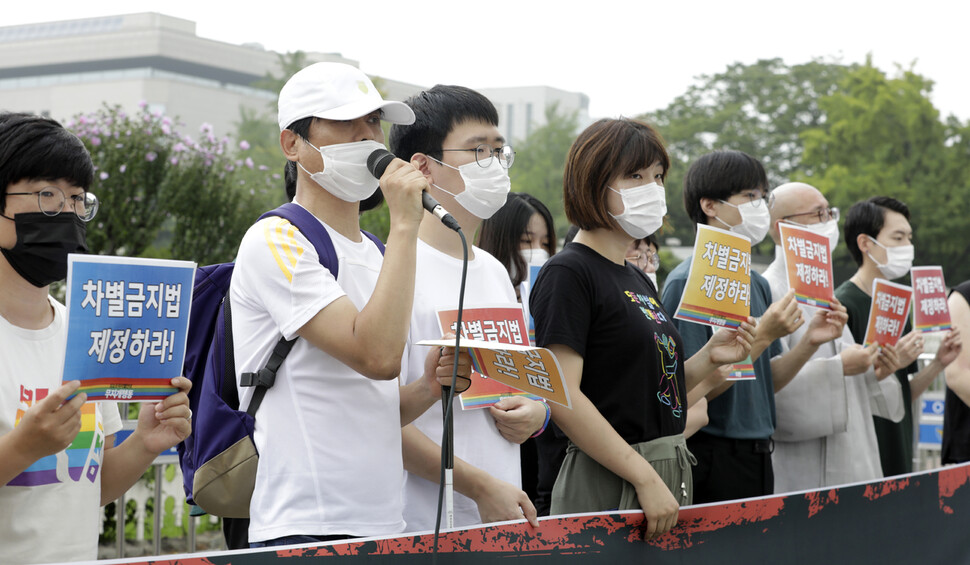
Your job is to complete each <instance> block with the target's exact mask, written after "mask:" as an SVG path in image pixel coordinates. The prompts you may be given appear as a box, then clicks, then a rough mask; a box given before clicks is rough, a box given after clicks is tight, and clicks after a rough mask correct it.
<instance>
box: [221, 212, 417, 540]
mask: <svg viewBox="0 0 970 565" xmlns="http://www.w3.org/2000/svg"><path fill="white" fill-rule="evenodd" d="M324 226H325V227H326V229H327V231H328V232H329V234H330V237H331V239H332V240H333V245H334V249H335V251H336V255H337V258H338V261H339V270H338V277H337V279H336V280H335V279H334V277H333V275H332V274H331V273H330V271H329V270H328V269H326V268H324V267H323V266H322V265H321V264H320V261H319V258H318V255H317V253H316V250H315V249H314V248H313V246H312V245H311V244H310V243H309V241H308V240H307V239H306V237H305V236H304V235H303V234H301V233H300V232H299V231H298V230H297V229H296V228H295V227H294V226H293V225H292V224H290V222H289V221H287V220H285V219H283V218H278V217H272V218H266V219H263V220H260V221H259V222H257V223H256V224H255V225H253V226H252V227H251V228H250V229H249V231H248V232H247V233H246V235H245V237H244V238H243V240H242V243H241V244H240V247H239V255H238V257H237V259H236V267H235V270H234V271H233V277H232V283H231V285H230V297H231V301H232V331H233V339H234V348H235V361H236V377H237V383H238V382H239V381H238V378H239V375H240V374H241V373H243V372H252V371H257V370H259V369H260V368H262V367H263V366H265V364H266V361H267V360H268V359H269V356H270V353H271V352H272V350H273V348H274V347H275V345H276V343H277V341H278V340H279V338H280V335H281V334H282V335H284V336H286V337H287V338H292V337H294V336H295V335H296V332H297V330H299V329H300V328H301V327H303V326H304V325H305V324H306V323H307V322H308V321H309V320H310V319H311V318H313V316H315V315H316V314H317V313H318V312H319V311H320V310H322V309H323V308H325V307H326V306H328V305H329V304H331V303H332V302H333V301H335V300H338V299H340V298H342V297H343V296H347V297H348V298H349V299H350V300H351V301H352V302H353V303H354V305H355V306H356V307H357V308H358V309H362V308H363V307H364V305H365V304H366V303H367V301H368V300H369V299H370V296H371V294H372V293H373V291H374V287H375V285H376V283H377V277H378V274H379V273H380V269H381V263H382V261H383V256H382V255H381V252H380V251H379V250H378V248H377V246H376V245H374V243H373V242H372V241H370V240H369V239H367V238H366V237H362V241H360V242H354V241H351V240H349V239H347V238H346V237H344V236H342V235H340V234H339V233H337V232H336V231H334V230H332V229H330V228H329V226H326V225H325V224H324ZM239 395H240V404H241V407H242V408H245V407H246V406H248V404H249V400H250V398H251V397H252V389H251V388H244V387H239ZM254 439H255V443H256V448H257V450H258V451H259V467H258V470H257V473H256V488H255V491H254V493H253V498H252V502H251V504H250V527H249V540H250V541H251V542H252V541H266V540H271V539H275V538H279V537H283V536H289V535H298V534H303V535H337V534H346V535H354V536H372V535H382V534H392V533H397V532H400V531H402V530H403V528H404V521H403V518H402V510H401V508H402V502H401V485H402V482H403V476H404V471H403V462H402V457H401V428H400V392H399V381H398V380H397V379H394V380H390V381H377V380H373V379H369V378H367V377H364V376H363V375H361V374H359V373H357V372H356V371H354V370H353V369H351V368H349V367H348V366H346V365H345V364H343V363H341V362H340V361H338V360H336V359H335V358H334V357H332V356H331V355H329V354H327V353H325V352H324V351H323V350H321V349H318V348H316V347H314V346H313V345H311V344H310V343H309V342H307V341H306V340H303V339H300V340H298V341H297V342H296V343H295V344H294V346H293V349H292V350H291V351H290V354H289V355H288V356H287V358H286V360H285V361H284V362H283V364H282V366H281V367H280V371H279V373H278V374H277V378H276V383H275V385H274V386H273V387H272V388H271V389H270V390H269V391H268V392H267V393H266V397H265V398H264V399H263V403H262V405H261V406H260V408H259V411H258V412H257V414H256V431H255V434H254Z"/></svg>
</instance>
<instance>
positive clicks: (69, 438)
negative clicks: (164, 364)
mask: <svg viewBox="0 0 970 565" xmlns="http://www.w3.org/2000/svg"><path fill="white" fill-rule="evenodd" d="M93 179H94V166H93V164H92V162H91V157H90V155H88V152H87V151H86V150H85V148H84V145H83V144H82V143H81V141H80V140H79V139H78V138H77V137H75V136H74V135H73V134H71V133H70V132H68V131H67V130H65V129H64V128H63V127H61V125H60V124H59V123H57V122H56V121H54V120H51V119H49V118H43V117H40V116H33V115H30V114H14V113H2V114H0V189H2V191H3V193H2V196H0V198H2V199H0V251H2V258H0V509H2V511H0V548H2V549H0V553H2V560H3V561H4V562H5V563H35V562H36V563H48V562H52V561H57V562H61V561H77V560H94V559H97V556H98V528H99V526H100V521H99V519H98V517H99V515H100V513H99V512H98V508H99V507H101V506H103V505H105V504H107V503H108V502H111V501H113V500H115V499H116V498H118V497H119V496H120V495H121V494H123V493H124V492H125V491H126V490H128V488H129V487H130V486H131V485H133V484H134V483H135V481H137V480H138V479H139V478H140V477H141V475H142V473H143V472H144V471H145V469H147V468H148V466H149V465H150V464H151V463H152V461H153V460H154V458H155V456H156V455H157V454H159V453H161V452H162V451H165V450H166V449H169V448H170V447H172V446H173V445H175V444H177V443H178V442H179V441H181V440H183V439H185V438H186V437H188V435H189V432H190V431H191V424H190V423H189V417H191V411H190V410H189V402H188V397H187V396H186V392H187V391H188V390H189V388H190V387H191V383H190V382H189V381H188V379H185V378H183V377H177V378H175V379H172V384H173V385H174V386H175V387H177V388H178V389H179V391H178V392H176V393H174V394H173V395H171V396H169V397H168V398H166V399H165V400H163V401H161V402H159V403H157V404H151V403H143V404H142V408H141V413H140V414H139V417H138V426H137V428H136V429H135V431H134V433H133V434H132V435H131V437H129V438H128V439H127V440H126V441H125V442H124V443H122V444H121V445H119V446H118V447H114V434H115V433H117V432H118V431H119V430H120V429H121V418H120V416H119V414H118V408H117V407H116V405H115V403H103V402H90V403H85V400H86V396H85V395H84V394H83V393H82V394H78V395H76V396H74V397H73V398H72V399H71V400H70V401H67V402H65V400H66V399H67V398H68V397H69V396H71V395H72V394H74V393H75V392H76V391H77V389H78V387H79V386H80V382H79V381H69V382H67V383H63V384H62V382H61V369H62V364H63V359H64V349H65V347H66V344H67V324H66V320H65V316H66V311H65V308H64V305H63V304H61V303H60V302H57V301H56V300H54V299H53V298H52V297H51V296H50V293H49V289H50V285H51V283H53V282H55V281H59V280H63V279H64V278H65V277H66V276H67V255H68V253H84V252H86V251H87V245H86V242H85V234H86V229H87V225H88V224H87V222H89V221H90V220H91V219H93V218H94V217H95V214H97V211H98V199H97V198H96V197H95V196H94V194H92V193H90V192H88V191H87V189H88V187H89V186H90V185H91V183H92V182H93ZM65 377H66V378H68V379H70V377H71V375H70V370H68V373H67V374H66V375H65ZM79 457H82V458H83V459H78V458H79ZM78 465H83V466H84V468H85V469H86V471H87V472H85V473H83V474H81V473H78V472H75V471H78V470H79V467H78ZM52 532H55V533H56V535H55V537H54V538H52V537H51V535H52Z"/></svg>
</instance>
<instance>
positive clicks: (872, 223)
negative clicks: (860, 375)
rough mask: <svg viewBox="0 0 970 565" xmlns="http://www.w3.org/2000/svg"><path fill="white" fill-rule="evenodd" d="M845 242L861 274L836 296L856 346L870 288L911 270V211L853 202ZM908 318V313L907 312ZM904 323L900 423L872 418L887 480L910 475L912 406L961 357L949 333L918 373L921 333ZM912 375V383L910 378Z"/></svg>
mask: <svg viewBox="0 0 970 565" xmlns="http://www.w3.org/2000/svg"><path fill="white" fill-rule="evenodd" d="M844 229H845V243H846V245H847V246H848V248H849V254H850V255H852V259H854V260H855V262H856V264H857V265H858V266H859V269H858V270H857V271H856V272H855V274H854V275H852V278H850V279H849V280H847V281H845V282H844V283H842V285H840V286H839V288H837V289H835V295H836V297H838V299H839V300H841V301H842V303H843V304H845V307H846V308H847V309H848V313H849V322H848V326H849V329H850V330H851V331H852V336H853V337H854V338H855V341H856V342H857V343H863V340H864V339H865V336H866V329H867V327H868V325H869V310H870V308H871V307H872V296H871V294H872V285H873V281H875V280H876V279H877V278H881V279H885V280H887V281H889V280H893V279H898V278H900V277H902V276H904V275H906V274H907V273H909V271H910V268H911V267H912V266H913V258H914V257H915V255H916V254H915V250H914V248H913V228H912V227H911V226H910V225H909V207H908V206H906V204H905V203H903V202H900V201H899V200H896V199H895V198H890V197H888V196H875V197H873V198H869V199H868V200H864V201H862V202H856V203H855V204H853V205H852V207H851V208H850V209H849V213H848V214H847V216H846V219H845V228H844ZM906 314H907V318H908V311H907V312H906ZM911 329H912V325H911V324H910V322H909V321H907V322H906V325H905V327H904V329H903V330H902V331H903V332H904V334H905V335H904V336H903V337H902V338H901V339H900V340H899V342H898V343H897V344H896V352H897V355H898V361H897V362H896V368H897V369H899V370H898V371H896V379H897V380H898V381H899V384H900V387H901V388H902V394H903V406H904V408H905V413H904V415H903V419H902V420H899V421H896V420H887V419H885V418H880V417H878V416H877V417H876V419H875V429H876V438H877V439H878V441H879V457H880V459H881V462H882V471H883V474H884V475H885V476H887V477H890V476H893V475H901V474H904V473H910V472H912V470H913V404H912V401H913V399H914V398H919V397H920V395H922V394H923V391H925V390H926V388H927V387H928V386H929V385H930V384H931V383H932V382H933V381H934V380H935V379H936V377H937V376H938V375H939V374H940V373H942V372H943V370H944V369H945V368H946V367H947V365H949V364H950V363H951V362H952V361H953V360H954V359H955V358H956V356H957V355H958V354H959V353H960V344H961V342H960V330H958V329H953V330H951V331H949V332H947V334H946V337H944V338H943V341H942V342H941V344H940V347H939V349H937V351H936V355H935V356H934V357H933V360H932V361H930V363H928V364H927V365H926V366H925V367H923V369H922V370H920V369H919V367H918V365H917V364H916V359H917V357H919V355H920V353H922V352H923V341H924V340H923V333H922V332H920V331H919V330H912V331H911ZM911 376H912V378H911Z"/></svg>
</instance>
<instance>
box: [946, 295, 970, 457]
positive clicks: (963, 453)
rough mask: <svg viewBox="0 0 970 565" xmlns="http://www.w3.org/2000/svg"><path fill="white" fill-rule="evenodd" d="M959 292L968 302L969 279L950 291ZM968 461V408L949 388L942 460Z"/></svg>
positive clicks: (969, 429) (969, 447) (969, 410)
mask: <svg viewBox="0 0 970 565" xmlns="http://www.w3.org/2000/svg"><path fill="white" fill-rule="evenodd" d="M954 292H959V293H960V294H962V295H963V298H964V299H965V300H966V301H967V302H970V281H964V282H962V283H960V284H959V285H957V287H956V288H954V289H953V290H952V291H951V294H952V293H954ZM964 461H970V408H968V407H967V405H966V404H964V403H963V400H961V399H960V397H959V396H957V395H956V393H954V392H953V391H952V390H950V389H949V388H947V389H946V401H945V402H944V405H943V456H942V462H943V463H944V464H946V463H963V462H964Z"/></svg>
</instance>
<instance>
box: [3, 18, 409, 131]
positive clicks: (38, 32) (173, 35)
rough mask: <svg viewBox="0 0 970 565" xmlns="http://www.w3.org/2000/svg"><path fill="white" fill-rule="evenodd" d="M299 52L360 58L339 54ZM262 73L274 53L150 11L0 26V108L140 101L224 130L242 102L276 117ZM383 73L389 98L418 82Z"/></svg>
mask: <svg viewBox="0 0 970 565" xmlns="http://www.w3.org/2000/svg"><path fill="white" fill-rule="evenodd" d="M306 55H307V60H308V62H318V61H337V62H342V63H347V64H350V65H354V66H359V65H358V62H357V61H353V60H350V59H346V58H344V57H342V56H341V55H339V54H336V53H313V52H309V53H307V54H306ZM267 74H271V75H273V76H279V75H280V74H281V69H280V66H279V55H278V54H277V53H276V52H274V51H267V50H266V49H264V48H262V47H261V46H259V45H256V44H247V45H233V44H230V43H223V42H219V41H214V40H211V39H205V38H202V37H198V36H197V35H196V31H195V22H191V21H188V20H184V19H181V18H175V17H171V16H166V15H162V14H157V13H140V14H125V15H118V16H105V17H98V18H86V19H80V20H66V21H57V22H45V23H37V24H26V25H18V26H6V27H0V110H9V111H21V112H34V113H38V114H43V115H47V116H50V117H52V118H55V119H57V120H66V119H68V118H70V117H72V116H74V115H76V114H78V113H82V112H93V111H95V110H97V109H98V108H100V107H101V106H102V104H104V103H108V104H111V105H114V104H120V105H121V106H122V107H123V108H124V109H125V110H127V111H135V110H137V108H138V104H139V103H140V102H142V101H144V102H147V103H148V104H149V107H150V108H151V109H153V110H159V111H161V112H163V113H164V114H165V115H167V116H170V117H173V118H175V117H177V118H178V119H179V121H180V122H182V123H184V124H185V126H186V132H187V133H192V132H196V131H198V128H199V127H200V126H201V125H202V124H203V123H209V124H212V126H213V127H214V129H215V132H216V133H217V134H219V135H223V134H231V133H232V132H233V131H234V130H235V128H236V124H237V123H238V121H239V119H240V111H241V108H247V109H249V110H253V111H256V112H261V113H263V112H269V115H270V116H271V117H272V118H273V119H274V120H275V111H271V109H272V108H273V106H274V105H275V100H276V92H274V91H270V90H265V89H261V88H258V87H256V86H254V84H255V83H256V82H257V81H259V80H261V79H263V78H265V77H266V75H267ZM382 81H383V84H382V88H383V89H384V91H385V92H387V94H388V95H389V96H390V97H392V98H397V99H401V98H403V97H407V96H410V95H411V94H413V93H415V92H417V91H419V90H421V87H420V86H417V85H413V84H407V83H403V82H400V81H394V80H390V79H387V78H382Z"/></svg>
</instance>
